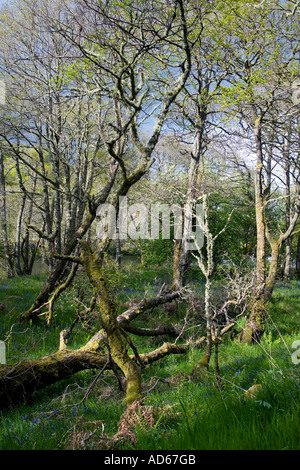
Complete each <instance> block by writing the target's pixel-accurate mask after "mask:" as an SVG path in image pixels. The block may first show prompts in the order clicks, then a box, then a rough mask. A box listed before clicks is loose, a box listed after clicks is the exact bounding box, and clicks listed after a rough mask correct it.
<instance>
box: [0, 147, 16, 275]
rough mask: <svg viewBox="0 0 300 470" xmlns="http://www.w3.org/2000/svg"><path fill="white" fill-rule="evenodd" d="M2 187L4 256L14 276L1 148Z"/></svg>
mask: <svg viewBox="0 0 300 470" xmlns="http://www.w3.org/2000/svg"><path fill="white" fill-rule="evenodd" d="M0 189H1V204H0V211H1V225H2V237H3V249H4V257H5V260H6V272H7V277H13V261H12V256H11V254H10V249H9V241H8V231H7V212H6V185H5V169H4V156H3V154H2V151H1V150H0Z"/></svg>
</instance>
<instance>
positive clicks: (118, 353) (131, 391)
mask: <svg viewBox="0 0 300 470" xmlns="http://www.w3.org/2000/svg"><path fill="white" fill-rule="evenodd" d="M81 254H82V259H83V266H84V268H85V271H86V274H87V275H88V278H89V280H90V282H91V284H92V285H93V287H94V288H95V289H96V302H97V304H98V307H99V314H100V316H101V323H102V326H103V328H104V330H105V332H106V336H107V341H108V347H109V351H110V354H111V358H112V360H113V361H114V362H115V363H116V364H117V366H118V367H119V368H120V369H121V371H122V372H123V373H124V376H125V379H126V403H127V404H128V405H130V404H131V403H133V402H134V401H137V400H139V399H140V398H141V394H142V379H141V368H140V366H139V365H138V364H137V363H136V362H135V361H133V360H132V359H131V358H130V357H129V355H128V353H127V348H126V345H125V343H124V337H123V335H122V332H121V329H120V326H119V323H118V321H117V319H116V312H115V305H114V302H113V300H112V299H111V297H110V294H109V291H108V288H107V285H106V280H105V276H104V272H103V269H101V264H102V260H101V259H99V256H98V255H97V254H96V253H92V252H91V251H90V248H89V246H88V244H87V243H86V242H84V241H81Z"/></svg>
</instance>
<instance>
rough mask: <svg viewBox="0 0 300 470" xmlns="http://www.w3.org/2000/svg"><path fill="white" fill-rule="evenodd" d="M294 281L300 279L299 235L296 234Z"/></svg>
mask: <svg viewBox="0 0 300 470" xmlns="http://www.w3.org/2000/svg"><path fill="white" fill-rule="evenodd" d="M295 279H298V280H299V279H300V233H299V234H298V240H297V249H296V267H295Z"/></svg>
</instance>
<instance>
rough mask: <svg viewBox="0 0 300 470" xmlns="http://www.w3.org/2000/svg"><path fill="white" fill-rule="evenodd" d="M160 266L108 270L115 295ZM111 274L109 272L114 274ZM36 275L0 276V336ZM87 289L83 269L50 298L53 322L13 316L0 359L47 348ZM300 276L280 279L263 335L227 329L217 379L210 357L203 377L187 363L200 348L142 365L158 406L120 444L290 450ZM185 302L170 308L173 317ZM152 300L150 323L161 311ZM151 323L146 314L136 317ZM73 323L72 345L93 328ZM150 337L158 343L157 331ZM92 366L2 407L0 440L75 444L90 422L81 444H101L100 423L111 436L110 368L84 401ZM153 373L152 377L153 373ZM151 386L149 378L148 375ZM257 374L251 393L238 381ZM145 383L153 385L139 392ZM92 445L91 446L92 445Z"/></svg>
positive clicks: (117, 410) (294, 436)
mask: <svg viewBox="0 0 300 470" xmlns="http://www.w3.org/2000/svg"><path fill="white" fill-rule="evenodd" d="M166 276H167V270H166V268H164V267H161V268H160V269H154V268H151V269H150V268H148V269H143V270H140V271H139V270H138V268H135V271H134V272H132V271H130V270H124V272H123V274H122V276H121V277H120V278H114V277H113V274H112V282H115V293H116V296H117V298H118V301H119V302H121V303H124V302H126V301H128V299H130V298H134V297H136V296H137V295H142V293H143V292H144V290H145V286H146V287H147V288H148V291H149V295H153V293H155V292H157V290H158V289H159V288H160V286H161V285H162V283H163V282H164V281H165V279H166ZM114 279H115V280H114ZM43 281H44V276H41V275H38V276H31V277H23V278H19V279H14V280H3V281H1V283H0V299H1V301H0V303H1V304H2V305H3V306H4V309H2V310H1V312H0V339H4V338H5V337H6V336H7V334H8V332H9V330H10V328H11V325H12V324H13V323H14V321H15V320H16V318H17V316H18V314H19V313H21V312H22V311H24V310H25V309H26V308H27V307H29V306H30V304H31V302H32V301H33V299H34V297H35V295H36V294H37V293H38V291H39V289H40V288H41V286H42V284H43ZM80 288H81V289H82V288H83V290H84V291H85V292H89V286H88V284H86V280H85V279H84V275H82V277H81V278H80V279H79V280H78V282H77V284H75V285H74V286H73V287H72V289H70V290H69V291H68V292H66V293H65V294H64V295H63V296H62V297H61V299H60V301H59V303H58V304H57V319H56V325H55V328H53V327H47V326H46V325H45V323H44V322H43V321H40V322H39V323H38V324H37V325H31V326H30V325H28V326H27V325H23V326H21V325H15V326H14V328H13V330H12V334H11V336H10V339H9V341H8V343H7V359H8V363H14V362H16V361H19V360H21V359H22V358H36V357H40V356H43V355H46V354H51V353H52V352H54V351H56V350H57V348H58V342H59V331H60V330H61V329H62V328H64V327H66V326H68V325H69V324H70V323H71V321H72V318H73V314H74V309H75V308H76V305H75V304H74V303H73V298H74V295H78V293H79V289H80ZM299 307H300V284H299V283H297V282H294V281H293V282H292V283H291V284H290V286H286V285H284V284H279V285H278V286H277V288H276V290H275V292H274V296H273V299H272V302H271V304H270V309H269V311H270V318H269V320H268V324H267V329H266V333H265V335H264V337H263V338H262V341H261V343H260V344H259V345H258V344H257V345H252V346H249V345H246V344H239V343H238V342H237V340H231V339H230V338H229V337H227V338H226V340H225V341H224V343H223V344H222V345H221V347H220V368H221V376H222V378H223V386H222V387H221V389H219V388H218V387H217V386H216V380H215V376H214V373H213V367H212V369H211V371H210V373H208V375H206V376H204V377H203V378H202V380H201V381H196V380H193V379H192V377H191V371H192V369H193V366H194V365H195V363H196V362H197V360H198V359H199V358H200V356H201V354H202V351H199V350H194V349H191V351H190V352H189V354H187V355H185V356H169V357H167V358H165V359H163V360H160V361H158V362H157V363H155V364H154V365H152V366H151V367H149V368H146V369H145V370H144V371H143V381H144V390H145V397H147V399H146V402H145V404H146V405H147V406H153V407H154V409H155V410H156V421H155V424H154V425H153V426H146V425H143V423H142V421H141V423H140V425H139V426H137V428H136V429H135V436H136V440H135V442H130V441H128V442H124V443H121V444H119V445H118V448H119V449H129V450H131V449H134V450H136V449H139V450H227V449H234V450H247V449H250V450H283V449H286V450H296V449H299V448H300V443H299V428H300V426H299V424H300V422H299V416H300V409H299V408H300V405H299V375H300V374H299V365H298V364H294V363H293V362H292V360H291V354H292V352H293V351H294V350H293V348H292V345H293V342H294V341H296V340H299V339H300V336H299V319H300V308H299ZM182 313H183V312H181V313H180V311H179V313H177V314H176V315H177V317H176V322H177V321H179V317H180V315H181V314H182ZM165 318H166V313H165V312H164V310H163V309H162V308H161V309H158V310H157V311H156V312H155V313H154V314H153V318H152V320H151V321H152V322H153V323H154V324H157V323H159V322H160V321H162V320H165ZM145 320H147V325H149V319H146V318H142V319H141V321H142V322H143V321H144V322H145ZM98 327H99V325H97V324H96V325H94V326H93V327H92V329H91V330H88V329H86V328H84V325H78V326H76V328H75V330H74V337H73V339H72V343H71V344H70V347H72V348H75V347H78V346H80V345H82V344H84V342H85V341H86V339H87V338H88V337H89V336H90V335H91V334H92V333H93V331H94V330H95V331H96V330H97V328H98ZM156 341H157V344H161V343H160V342H159V341H160V340H156ZM137 344H138V347H139V350H146V349H148V350H149V349H151V348H152V347H153V345H154V343H153V340H151V342H149V340H147V339H145V338H140V339H139V341H138V342H137ZM95 374H96V371H83V372H80V373H78V374H76V375H75V376H73V377H72V379H69V380H66V381H62V382H59V383H57V384H55V385H53V386H50V387H48V388H47V389H45V390H43V391H41V392H39V393H38V394H37V395H36V396H35V398H34V401H32V403H28V404H26V405H22V406H18V407H16V408H14V409H12V410H8V411H6V412H3V413H2V414H1V422H2V426H1V429H0V449H1V450H5V449H7V450H19V449H25V450H32V449H34V450H52V449H63V450H65V449H77V448H82V447H80V445H81V444H80V442H81V441H80V436H83V435H87V434H88V433H90V432H91V430H96V429H98V431H97V432H96V433H95V434H94V435H93V437H92V438H91V439H88V440H87V441H86V442H85V448H86V449H94V448H98V447H99V445H100V444H99V442H100V439H101V435H102V432H103V430H104V432H105V435H106V436H112V435H113V434H114V433H115V432H116V431H117V429H118V422H119V420H120V417H121V415H122V413H123V412H124V410H125V406H124V402H123V395H122V394H121V392H118V389H117V383H116V379H115V377H114V376H113V375H112V374H111V373H110V372H106V373H105V374H104V375H103V376H102V377H101V379H100V380H99V382H98V383H97V384H96V386H95V388H94V389H93V391H92V393H91V394H90V395H89V397H88V398H87V399H86V400H85V401H84V402H82V398H83V396H84V393H85V391H86V390H87V388H88V386H89V385H90V383H91V381H92V379H93V377H94V376H95ZM158 379H160V380H158ZM154 383H156V386H155V387H154V388H153V384H154ZM255 384H259V385H261V388H260V389H259V390H258V392H257V395H255V396H254V397H253V398H252V399H247V398H246V395H245V391H246V390H248V389H249V387H251V386H253V385H255ZM147 390H151V391H150V392H147ZM97 446H98V447H97Z"/></svg>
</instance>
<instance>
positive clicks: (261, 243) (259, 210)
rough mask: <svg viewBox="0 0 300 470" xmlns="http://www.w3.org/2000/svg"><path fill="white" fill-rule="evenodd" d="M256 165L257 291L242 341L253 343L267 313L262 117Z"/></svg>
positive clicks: (257, 120)
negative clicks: (265, 297) (265, 295)
mask: <svg viewBox="0 0 300 470" xmlns="http://www.w3.org/2000/svg"><path fill="white" fill-rule="evenodd" d="M254 134H255V145H256V167H255V173H254V188H255V216H256V269H255V284H256V285H255V292H254V300H253V304H252V308H251V314H250V317H249V320H248V323H247V326H246V328H245V329H244V331H243V333H242V338H241V339H242V341H243V342H247V343H252V342H253V341H257V340H259V338H260V336H261V334H262V332H263V330H264V321H265V315H266V309H265V299H264V292H265V286H266V222H265V201H264V194H263V151H262V139H261V119H260V118H259V117H256V118H255V126H254Z"/></svg>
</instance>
